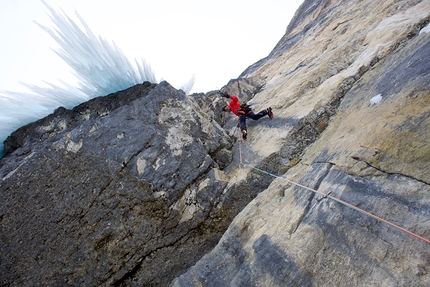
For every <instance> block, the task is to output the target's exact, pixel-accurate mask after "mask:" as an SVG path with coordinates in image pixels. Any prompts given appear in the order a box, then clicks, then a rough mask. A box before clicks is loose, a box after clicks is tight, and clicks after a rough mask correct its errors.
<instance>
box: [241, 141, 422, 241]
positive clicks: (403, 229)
mask: <svg viewBox="0 0 430 287" xmlns="http://www.w3.org/2000/svg"><path fill="white" fill-rule="evenodd" d="M239 152H240V164H241V165H242V148H241V144H240V142H239ZM244 165H245V166H247V167H249V168H250V169H254V170H256V171H259V172H262V173H265V174H267V175H270V176H272V177H276V178H279V179H281V180H283V181H286V182H289V183H291V184H294V185H296V186H299V187H302V188H304V189H307V190H309V191H312V192H314V193H317V194H320V195H322V196H323V197H324V198H326V197H327V198H330V199H331V200H334V201H336V202H338V203H340V204H343V205H345V206H347V207H349V208H352V209H354V210H356V211H358V212H361V213H363V214H365V215H368V216H370V217H373V218H374V219H377V220H379V221H382V222H385V223H386V224H388V225H391V226H393V227H395V228H397V229H399V230H401V231H404V232H406V233H408V234H410V235H412V236H415V237H416V238H418V239H421V240H423V241H425V242H427V243H430V240H429V239H427V238H424V237H422V236H420V235H418V234H416V233H413V232H412V231H409V230H407V229H406V228H403V227H401V226H399V225H397V224H394V223H392V222H390V221H388V220H386V219H383V218H381V217H379V216H377V215H375V214H373V213H370V212H368V211H366V210H364V209H361V208H359V207H357V206H355V205H352V204H350V203H348V202H346V201H344V200H342V199H340V198H337V197H334V196H332V195H330V194H331V192H327V193H323V192H321V191H318V190H315V189H312V188H310V187H307V186H304V185H301V184H299V183H296V182H294V181H291V180H288V179H286V178H284V177H282V176H278V175H275V174H273V173H270V172H267V171H265V170H262V169H259V168H257V167H255V166H252V165H249V164H246V163H245V164H244Z"/></svg>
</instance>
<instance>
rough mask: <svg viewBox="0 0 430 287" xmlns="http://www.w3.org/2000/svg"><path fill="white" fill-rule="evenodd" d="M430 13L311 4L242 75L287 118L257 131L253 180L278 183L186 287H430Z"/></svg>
mask: <svg viewBox="0 0 430 287" xmlns="http://www.w3.org/2000/svg"><path fill="white" fill-rule="evenodd" d="M429 11H430V1H379V2H375V1H305V2H304V4H303V5H302V7H300V9H299V10H298V11H297V13H296V16H295V18H294V19H293V20H292V22H291V24H290V25H289V27H288V29H287V32H286V34H285V36H284V37H283V38H282V39H281V40H280V42H279V43H278V45H277V46H276V47H275V49H274V50H273V51H272V52H271V53H270V55H268V57H267V58H265V59H262V60H261V61H259V62H257V63H255V64H254V65H252V66H250V67H249V68H248V69H247V70H246V71H245V72H244V73H243V74H242V75H241V77H242V78H245V79H250V78H260V79H263V80H264V81H265V85H264V86H263V88H262V90H261V91H260V92H259V93H257V94H256V95H255V97H254V98H253V100H252V101H254V102H256V103H260V104H259V105H258V106H259V107H260V106H261V107H263V106H269V105H270V106H272V108H273V109H274V111H275V115H276V118H275V119H274V120H273V121H271V122H270V123H269V126H266V125H265V124H264V125H263V124H262V125H260V124H256V125H255V126H254V125H253V126H252V129H251V130H250V132H249V133H250V138H251V139H250V140H248V141H247V143H246V147H245V148H244V151H243V153H244V154H246V156H245V157H244V161H245V165H244V167H243V169H244V170H247V171H248V172H249V173H251V174H254V173H255V174H271V175H273V178H274V181H273V182H272V184H271V185H270V187H269V188H268V189H267V190H265V191H264V192H262V193H261V194H259V195H258V196H257V198H256V199H254V200H253V201H252V202H251V203H250V204H249V205H248V206H247V207H246V208H245V209H244V210H243V211H242V212H241V213H240V214H239V215H238V216H237V217H236V218H235V220H234V221H233V223H232V224H231V225H230V227H229V229H228V230H227V232H226V233H225V234H224V236H223V237H222V239H221V241H220V242H219V244H218V245H217V246H216V248H215V249H214V250H213V251H212V252H211V253H209V254H207V255H205V256H204V257H203V258H202V259H201V260H200V261H199V262H198V263H197V264H196V265H195V266H194V267H193V268H191V269H190V270H189V271H188V272H187V273H185V274H184V275H182V276H180V277H179V278H177V279H176V280H175V282H174V284H173V286H427V285H429V284H430V275H429V273H430V244H429V241H428V240H429V239H430V231H429V230H430V225H429V222H430V221H429V219H430V205H429V204H430V202H429V200H428V198H429V195H430V185H429V184H430V177H429V174H430V173H429V172H430V144H429V143H430V133H429V131H430V61H429V60H430V49H429V47H430V36H429V34H428V33H425V32H422V33H420V31H421V29H422V28H423V27H425V26H427V25H428V23H429V19H430V18H429V16H430V13H429ZM234 87H235V85H234V83H231V85H230V88H231V89H234ZM235 91H237V92H240V91H239V89H237V90H235ZM256 156H260V157H263V158H266V159H267V163H266V164H264V165H262V164H261V163H259V162H255V158H256ZM291 182H293V183H291ZM296 183H298V184H300V185H302V186H305V187H308V188H310V189H312V190H310V189H306V188H303V187H300V186H297V185H296ZM314 191H317V192H314ZM321 193H322V194H327V193H329V196H326V197H324V196H322V195H321ZM339 200H341V201H342V202H341V201H339ZM345 203H347V204H349V205H350V206H349V205H347V204H345ZM354 207H358V208H360V209H361V210H364V211H366V212H369V213H372V214H374V215H377V216H379V217H380V218H382V219H384V220H388V221H390V222H391V223H393V224H395V225H396V226H399V227H402V228H404V229H406V230H407V231H409V232H412V233H414V234H415V235H418V236H422V238H423V239H424V240H423V239H420V238H419V237H416V236H414V235H411V234H409V233H407V232H405V231H404V230H401V229H399V228H397V227H393V226H392V225H390V224H387V223H386V222H383V221H381V220H379V219H375V218H374V217H371V216H369V214H366V213H363V212H360V211H357V210H355V209H354ZM426 240H427V241H426Z"/></svg>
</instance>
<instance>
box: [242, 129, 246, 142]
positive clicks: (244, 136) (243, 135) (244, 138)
mask: <svg viewBox="0 0 430 287" xmlns="http://www.w3.org/2000/svg"><path fill="white" fill-rule="evenodd" d="M246 136H247V133H246V131H245V130H242V138H243V140H244V141H246Z"/></svg>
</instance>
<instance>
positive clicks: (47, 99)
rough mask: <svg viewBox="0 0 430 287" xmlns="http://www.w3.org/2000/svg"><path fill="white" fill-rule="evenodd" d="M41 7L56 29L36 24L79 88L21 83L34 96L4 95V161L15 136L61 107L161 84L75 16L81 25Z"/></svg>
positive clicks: (0, 114)
mask: <svg viewBox="0 0 430 287" xmlns="http://www.w3.org/2000/svg"><path fill="white" fill-rule="evenodd" d="M42 2H43V4H44V5H45V6H46V7H47V9H48V10H49V12H50V15H49V16H50V19H51V21H52V23H53V24H54V26H55V28H53V29H50V28H48V27H45V26H43V25H40V24H38V23H36V24H37V25H38V26H39V27H40V28H42V29H43V30H45V31H46V32H47V33H48V34H49V35H50V36H51V37H52V38H53V39H55V41H56V42H57V43H58V44H59V45H60V47H61V49H60V50H59V51H56V53H57V54H58V56H60V57H61V58H62V59H63V60H64V61H65V62H66V63H67V64H68V65H69V66H70V67H71V68H72V69H73V71H74V76H75V77H76V79H77V83H78V84H77V85H78V86H77V87H75V86H73V85H71V84H69V83H66V82H64V81H60V82H61V84H62V85H63V87H61V86H59V85H55V84H52V83H48V82H45V83H46V84H47V85H48V86H49V87H48V88H46V87H39V86H35V85H31V84H25V83H21V84H22V85H23V86H25V87H26V88H28V89H29V90H30V91H31V93H25V92H11V91H3V92H2V91H0V157H1V154H2V153H3V141H4V140H5V139H6V137H7V136H8V135H9V134H10V133H11V132H13V131H14V130H16V129H17V128H19V127H21V126H23V125H25V124H28V123H30V122H32V121H35V120H37V119H39V118H41V117H44V116H46V115H48V114H50V113H52V112H53V111H54V110H55V109H56V108H58V107H60V106H63V107H66V108H72V107H73V106H75V105H78V104H80V103H82V102H85V101H87V100H89V99H91V98H93V97H97V96H105V95H108V94H110V93H114V92H117V91H120V90H124V89H126V88H129V87H131V86H134V85H136V84H138V83H142V82H144V81H149V82H152V83H157V82H158V81H157V79H156V77H155V74H154V72H153V70H152V68H151V66H150V65H149V63H147V62H146V61H145V60H137V59H134V61H130V60H129V59H128V58H127V56H126V55H125V54H124V53H123V51H122V50H121V49H120V48H119V47H118V46H116V45H115V43H114V42H112V43H109V42H108V41H107V40H105V39H104V38H102V37H100V36H99V37H97V36H96V35H94V33H93V32H92V31H91V29H90V28H89V27H88V25H87V24H86V23H85V21H84V20H83V19H82V17H81V16H80V15H79V14H78V13H77V12H76V11H75V13H76V16H77V18H78V19H79V22H80V23H75V22H74V21H73V19H71V18H70V17H69V16H67V15H66V14H64V13H59V12H57V11H55V10H54V9H53V8H52V7H50V6H49V5H48V4H47V3H46V2H44V1H43V0H42ZM80 26H81V27H83V28H84V29H83V30H82V29H81V28H80ZM133 62H134V63H133ZM193 84H194V77H193V78H192V79H190V81H189V82H187V83H184V84H183V86H182V87H180V89H182V90H184V91H185V92H186V93H187V94H188V93H189V92H190V91H191V89H192V87H193Z"/></svg>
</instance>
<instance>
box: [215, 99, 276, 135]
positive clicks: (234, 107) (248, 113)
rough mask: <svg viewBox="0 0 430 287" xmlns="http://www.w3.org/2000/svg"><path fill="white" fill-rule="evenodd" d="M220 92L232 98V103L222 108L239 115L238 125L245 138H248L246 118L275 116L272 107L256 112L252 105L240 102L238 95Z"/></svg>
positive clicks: (254, 118) (256, 118) (255, 118)
mask: <svg viewBox="0 0 430 287" xmlns="http://www.w3.org/2000/svg"><path fill="white" fill-rule="evenodd" d="M219 94H220V95H221V96H222V97H224V98H227V99H230V103H229V104H228V105H226V106H224V107H223V108H222V110H223V111H225V112H230V111H232V112H233V113H234V114H235V115H236V116H238V117H239V124H238V126H239V127H240V130H241V132H242V138H243V140H246V138H247V135H248V131H247V128H246V119H247V118H251V119H253V120H258V119H260V118H262V117H264V116H265V115H268V116H269V118H270V119H273V117H274V116H273V112H272V108H271V107H269V108H267V109H264V110H262V111H260V112H259V113H258V114H254V112H253V111H252V109H251V107H250V106H249V105H248V104H246V103H244V104H240V103H239V99H238V98H237V96H233V95H230V94H229V93H228V92H219Z"/></svg>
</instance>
